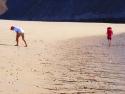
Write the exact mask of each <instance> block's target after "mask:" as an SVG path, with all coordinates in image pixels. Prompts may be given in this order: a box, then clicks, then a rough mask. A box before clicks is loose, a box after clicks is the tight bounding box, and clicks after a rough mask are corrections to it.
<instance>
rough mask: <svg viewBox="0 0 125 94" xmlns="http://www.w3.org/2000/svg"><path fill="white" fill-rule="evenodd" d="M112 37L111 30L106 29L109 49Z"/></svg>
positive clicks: (109, 28)
mask: <svg viewBox="0 0 125 94" xmlns="http://www.w3.org/2000/svg"><path fill="white" fill-rule="evenodd" d="M112 35H113V31H112V28H111V27H107V39H108V43H109V47H110V46H111V40H112Z"/></svg>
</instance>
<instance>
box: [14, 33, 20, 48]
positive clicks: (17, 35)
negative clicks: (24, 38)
mask: <svg viewBox="0 0 125 94" xmlns="http://www.w3.org/2000/svg"><path fill="white" fill-rule="evenodd" d="M19 37H20V34H19V33H16V45H15V46H18V44H19Z"/></svg>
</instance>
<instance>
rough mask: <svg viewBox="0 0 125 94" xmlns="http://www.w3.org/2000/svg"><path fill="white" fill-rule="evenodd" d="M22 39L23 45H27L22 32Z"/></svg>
mask: <svg viewBox="0 0 125 94" xmlns="http://www.w3.org/2000/svg"><path fill="white" fill-rule="evenodd" d="M22 40H23V41H24V43H25V47H27V43H26V40H25V38H24V33H22Z"/></svg>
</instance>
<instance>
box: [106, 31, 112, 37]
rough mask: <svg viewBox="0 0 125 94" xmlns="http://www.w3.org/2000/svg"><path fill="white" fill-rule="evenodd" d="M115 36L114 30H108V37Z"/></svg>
mask: <svg viewBox="0 0 125 94" xmlns="http://www.w3.org/2000/svg"><path fill="white" fill-rule="evenodd" d="M112 35H113V31H112V29H107V36H109V37H111V36H112Z"/></svg>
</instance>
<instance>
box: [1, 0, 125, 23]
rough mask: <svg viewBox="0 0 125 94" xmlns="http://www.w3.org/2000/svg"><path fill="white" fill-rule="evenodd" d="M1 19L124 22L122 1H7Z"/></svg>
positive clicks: (124, 11) (124, 2) (124, 6)
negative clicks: (6, 7)
mask: <svg viewBox="0 0 125 94" xmlns="http://www.w3.org/2000/svg"><path fill="white" fill-rule="evenodd" d="M7 6H8V11H7V12H6V13H5V14H4V15H2V16H0V18H1V19H17V20H40V21H109V22H112V21H116V22H125V1H124V0H8V1H7Z"/></svg>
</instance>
